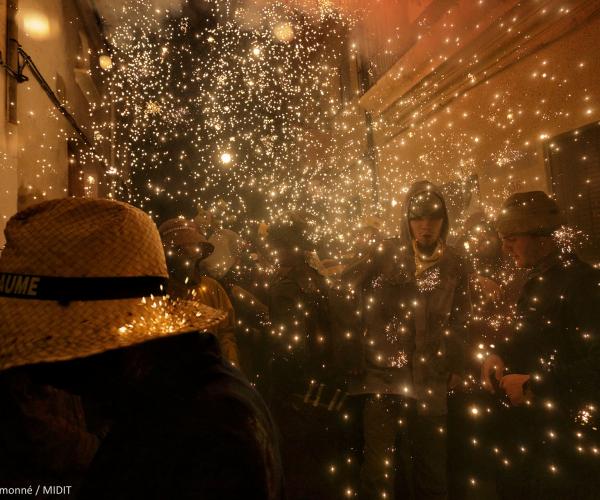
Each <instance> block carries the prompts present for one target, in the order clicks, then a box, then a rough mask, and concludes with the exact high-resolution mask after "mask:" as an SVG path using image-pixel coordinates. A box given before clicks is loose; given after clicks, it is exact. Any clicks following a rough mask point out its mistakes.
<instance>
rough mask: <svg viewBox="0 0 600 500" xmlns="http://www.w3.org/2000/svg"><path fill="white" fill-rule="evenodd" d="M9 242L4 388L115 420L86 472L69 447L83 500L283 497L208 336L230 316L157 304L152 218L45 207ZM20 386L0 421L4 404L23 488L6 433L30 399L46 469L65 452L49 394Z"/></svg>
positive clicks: (252, 414)
mask: <svg viewBox="0 0 600 500" xmlns="http://www.w3.org/2000/svg"><path fill="white" fill-rule="evenodd" d="M5 234H6V241H7V244H6V247H5V249H4V251H3V252H2V256H1V257H0V283H1V284H2V287H0V371H2V373H0V378H1V379H2V380H1V381H0V382H1V383H2V384H3V385H4V386H6V385H8V386H9V387H10V384H11V380H14V379H16V380H22V379H23V378H27V377H29V379H30V380H34V381H35V384H37V385H38V386H40V387H51V388H53V390H60V391H64V392H65V393H67V394H75V395H83V396H85V398H92V399H95V400H96V401H100V400H101V401H103V402H104V405H103V406H104V407H105V408H109V409H110V416H111V420H112V425H111V426H110V430H109V431H108V432H107V436H106V437H105V439H104V440H103V441H102V443H101V444H100V446H99V448H98V451H97V453H96V454H95V456H94V458H93V460H92V462H91V465H90V464H89V461H90V460H89V458H88V457H89V455H90V453H87V451H88V450H89V449H90V448H91V447H90V446H85V447H84V446H78V443H77V438H76V435H75V434H74V433H70V434H69V437H70V441H69V446H71V447H72V449H82V450H85V451H86V454H85V460H83V459H82V460H81V461H80V463H78V464H77V465H78V467H79V469H78V470H79V471H81V469H82V468H84V469H86V468H87V472H84V473H83V480H82V484H81V487H80V489H79V492H78V497H79V498H85V499H91V498H102V499H106V498H117V499H119V498H120V499H137V498H139V499H142V498H143V499H164V498H178V499H188V498H189V499H192V498H194V499H197V498H203V499H217V498H223V499H225V498H257V499H269V500H270V499H278V498H281V497H282V476H281V466H280V459H279V451H278V443H277V438H276V435H275V430H274V426H273V423H272V420H271V418H270V415H269V412H268V410H267V408H266V407H265V405H264V403H263V401H262V400H261V398H260V396H258V394H257V393H256V392H255V391H254V390H253V389H252V387H251V386H250V384H249V383H248V382H247V381H246V380H244V378H243V377H242V376H241V374H240V373H239V372H238V371H237V370H236V369H235V368H233V367H232V366H230V364H229V363H226V362H224V360H223V358H222V356H221V353H220V350H219V347H218V342H217V340H216V339H215V337H214V336H212V335H211V334H208V333H203V332H204V331H205V330H207V329H210V328H211V327H213V326H215V325H216V324H217V323H218V322H219V321H221V320H222V319H223V317H224V314H223V313H221V312H220V311H218V310H215V309H212V308H210V307H208V306H204V305H199V304H198V303H190V302H188V301H186V300H178V301H172V300H171V299H169V298H168V297H166V296H165V295H164V294H165V291H164V290H166V283H167V278H168V275H167V267H166V263H165V256H164V253H163V248H162V245H161V240H160V236H159V233H158V230H157V228H156V226H155V225H154V223H153V222H152V220H151V219H150V217H149V216H148V215H147V214H145V213H144V212H142V211H140V210H138V209H136V208H134V207H132V206H130V205H128V204H125V203H120V202H115V201H108V200H87V199H61V200H53V201H48V202H44V203H41V204H39V205H36V206H32V207H30V208H28V209H26V210H24V211H22V212H20V213H18V214H16V215H15V216H14V217H13V218H12V219H11V220H10V221H9V222H8V224H7V227H6V230H5ZM33 375H35V377H34V376H33ZM19 387H22V386H16V387H14V386H13V387H12V389H13V390H8V391H5V392H3V394H9V395H10V396H11V397H12V403H13V405H12V406H13V408H16V410H15V412H12V413H11V414H10V417H11V418H6V419H5V418H1V417H4V416H5V415H6V413H4V409H5V408H6V407H7V406H6V405H5V404H4V402H3V403H2V405H1V408H2V411H1V412H0V419H1V420H2V425H1V427H2V431H1V434H2V437H3V442H4V443H8V444H9V445H10V447H8V448H7V447H3V448H2V449H1V450H0V455H7V454H11V453H13V454H14V456H15V457H19V458H20V459H21V465H22V467H21V470H20V471H18V472H20V476H19V479H20V480H23V479H25V480H26V479H27V474H28V469H27V465H28V464H27V458H28V456H29V455H28V453H27V451H25V453H24V452H23V451H24V450H23V449H22V447H23V446H24V445H26V443H24V442H23V441H22V440H18V439H17V438H14V439H13V440H12V441H11V439H10V435H11V432H12V430H13V429H18V430H19V431H22V427H23V426H22V423H23V421H25V420H27V418H28V417H31V414H25V413H26V412H23V414H22V415H21V418H19V414H18V413H19V412H18V410H19V408H22V406H19V404H18V403H19V402H20V401H26V402H28V401H30V400H31V397H32V394H33V396H34V397H38V398H39V399H41V404H37V405H36V406H35V408H36V409H37V411H38V413H39V414H40V416H41V417H40V418H36V419H35V426H30V427H29V430H30V432H29V434H30V435H31V436H32V442H34V443H37V445H40V444H43V441H44V440H45V439H46V437H47V436H50V437H51V438H52V439H53V446H52V447H47V448H46V451H47V454H48V456H47V457H46V462H52V460H53V454H55V455H54V456H58V455H57V454H58V453H59V451H60V448H61V443H62V437H61V434H60V433H59V432H56V430H57V429H60V428H61V427H60V424H62V423H63V419H61V417H60V415H59V416H54V415H53V416H54V417H55V418H53V419H45V418H43V417H44V416H45V415H46V414H47V413H48V412H47V411H46V410H47V409H48V408H50V405H45V402H46V401H47V400H48V397H47V394H52V392H50V393H48V391H45V392H44V391H38V392H35V393H32V392H27V393H25V394H20V393H19ZM15 402H16V403H15ZM100 406H102V405H100ZM46 429H47V430H49V432H45V430H46ZM50 431H51V432H50ZM80 434H82V435H83V437H86V438H87V437H89V436H87V435H86V434H85V433H80ZM7 436H8V437H7ZM103 437H104V436H103ZM40 441H41V443H40ZM87 443H89V439H88V440H87ZM96 446H97V444H94V447H96ZM32 449H33V450H35V446H33V447H32ZM83 455H84V454H83V452H82V453H81V456H83ZM92 456H93V453H92ZM3 458H4V459H5V460H4V462H8V461H10V457H8V460H6V458H7V457H6V456H4V457H1V458H0V463H3V460H2V459H3ZM88 467H89V468H88ZM52 477H53V476H52V474H46V475H45V479H47V480H50V479H52ZM62 477H69V475H68V474H66V475H63V476H62ZM6 480H7V481H10V478H6ZM13 484H14V483H13Z"/></svg>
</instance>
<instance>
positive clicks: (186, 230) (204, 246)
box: [158, 217, 215, 258]
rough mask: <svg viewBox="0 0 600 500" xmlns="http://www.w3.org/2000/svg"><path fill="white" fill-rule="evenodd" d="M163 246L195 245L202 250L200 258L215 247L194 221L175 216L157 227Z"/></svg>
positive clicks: (206, 255) (208, 253)
mask: <svg viewBox="0 0 600 500" xmlns="http://www.w3.org/2000/svg"><path fill="white" fill-rule="evenodd" d="M158 232H159V233H160V237H161V239H162V242H163V245H164V246H165V247H171V246H185V245H196V246H198V247H199V248H200V249H201V250H202V258H205V257H208V256H209V255H210V254H212V253H213V251H214V249H215V247H214V245H213V244H212V243H210V242H209V241H208V240H207V239H206V238H205V237H204V236H203V235H202V234H201V233H200V231H198V228H197V226H196V224H195V223H194V221H191V220H187V219H184V218H183V217H177V218H175V219H169V220H167V221H165V222H163V223H162V224H161V225H160V227H159V228H158Z"/></svg>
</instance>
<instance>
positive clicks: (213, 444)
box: [80, 333, 282, 500]
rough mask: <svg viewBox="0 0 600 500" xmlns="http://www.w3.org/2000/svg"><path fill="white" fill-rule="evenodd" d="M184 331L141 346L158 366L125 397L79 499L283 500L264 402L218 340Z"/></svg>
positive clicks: (272, 432)
mask: <svg viewBox="0 0 600 500" xmlns="http://www.w3.org/2000/svg"><path fill="white" fill-rule="evenodd" d="M178 337H180V338H177V337H175V338H169V339H161V340H159V341H154V342H148V343H146V344H142V345H141V346H139V348H140V349H142V350H147V349H149V350H150V351H145V352H150V353H151V354H152V359H153V360H155V361H156V363H154V364H153V365H152V366H151V367H150V369H149V371H147V372H146V373H145V374H144V375H143V376H142V377H141V379H140V380H139V381H138V382H137V383H135V384H134V385H133V386H132V389H131V390H129V391H128V392H127V393H126V394H124V395H123V398H122V401H120V402H119V405H118V406H119V407H120V411H119V413H118V415H117V417H116V421H115V424H114V427H113V428H112V430H111V433H110V434H109V435H108V437H107V438H106V440H105V441H104V442H103V444H102V446H101V447H100V449H99V451H98V454H97V456H96V458H95V460H94V462H93V463H92V466H91V469H90V473H89V475H88V477H87V479H86V481H85V482H84V484H83V486H82V490H81V494H80V498H83V499H96V498H97V499H107V498H113V499H144V500H147V499H157V500H158V499H161V500H162V499H165V498H177V499H198V498H202V499H206V500H210V499H230V498H256V499H265V500H266V499H269V500H271V499H279V498H282V475H281V463H280V458H279V449H278V443H277V437H276V435H275V430H274V426H273V422H272V421H271V418H270V414H269V411H268V410H267V408H266V406H265V404H264V402H263V401H262V399H261V398H260V396H258V393H257V392H256V391H255V390H254V389H253V388H252V387H251V386H250V384H249V383H248V382H247V381H246V380H245V379H244V378H243V377H242V376H241V374H240V373H239V372H238V371H237V370H236V369H235V368H232V367H231V366H229V364H228V363H225V362H224V361H223V358H222V357H221V354H220V351H219V347H218V343H217V340H216V339H215V337H214V336H212V335H211V334H197V333H192V334H188V335H181V336H178ZM173 340H175V341H176V342H178V351H177V352H176V353H175V354H176V355H174V353H173V351H172V349H171V347H172V345H166V342H169V341H173ZM150 344H154V345H150ZM136 347H138V346H136ZM142 372H143V373H144V371H143V370H142Z"/></svg>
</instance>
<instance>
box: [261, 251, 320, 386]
mask: <svg viewBox="0 0 600 500" xmlns="http://www.w3.org/2000/svg"><path fill="white" fill-rule="evenodd" d="M268 307H269V320H270V323H271V333H272V334H273V335H272V337H271V338H272V339H273V351H274V356H275V362H276V366H274V368H273V369H274V371H277V372H278V373H277V374H276V376H277V379H278V384H279V382H281V384H279V385H285V391H286V392H288V393H289V392H303V391H305V390H306V387H307V384H308V381H309V380H310V379H311V378H316V379H317V380H322V379H323V377H324V376H327V375H326V374H325V373H324V370H323V364H324V363H325V364H326V365H328V360H329V359H330V357H331V354H330V347H331V339H330V338H329V336H330V328H329V311H328V300H327V286H326V283H325V280H324V278H323V276H321V275H320V274H319V273H318V272H317V271H316V270H314V269H313V268H312V267H310V266H309V265H308V264H307V263H306V262H304V260H300V259H299V260H298V262H297V263H296V264H295V265H290V266H287V267H282V268H280V269H279V270H278V271H277V273H276V274H275V275H274V276H273V278H272V280H271V282H270V285H269V297H268ZM274 375H275V374H274ZM284 379H285V380H284Z"/></svg>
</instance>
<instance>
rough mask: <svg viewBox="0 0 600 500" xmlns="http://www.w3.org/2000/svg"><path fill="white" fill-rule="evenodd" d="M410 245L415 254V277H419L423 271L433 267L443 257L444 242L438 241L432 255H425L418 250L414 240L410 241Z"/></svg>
mask: <svg viewBox="0 0 600 500" xmlns="http://www.w3.org/2000/svg"><path fill="white" fill-rule="evenodd" d="M412 245H413V250H414V252H415V265H416V268H415V276H419V275H420V274H421V273H423V271H426V270H427V269H429V268H430V267H433V266H435V265H436V264H437V262H438V261H439V260H440V258H441V257H442V255H444V250H445V248H446V245H445V244H444V242H443V241H442V240H438V242H437V244H436V246H435V250H434V251H433V253H432V254H431V255H426V254H424V253H423V252H421V251H420V250H419V247H418V246H417V241H416V240H412Z"/></svg>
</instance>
